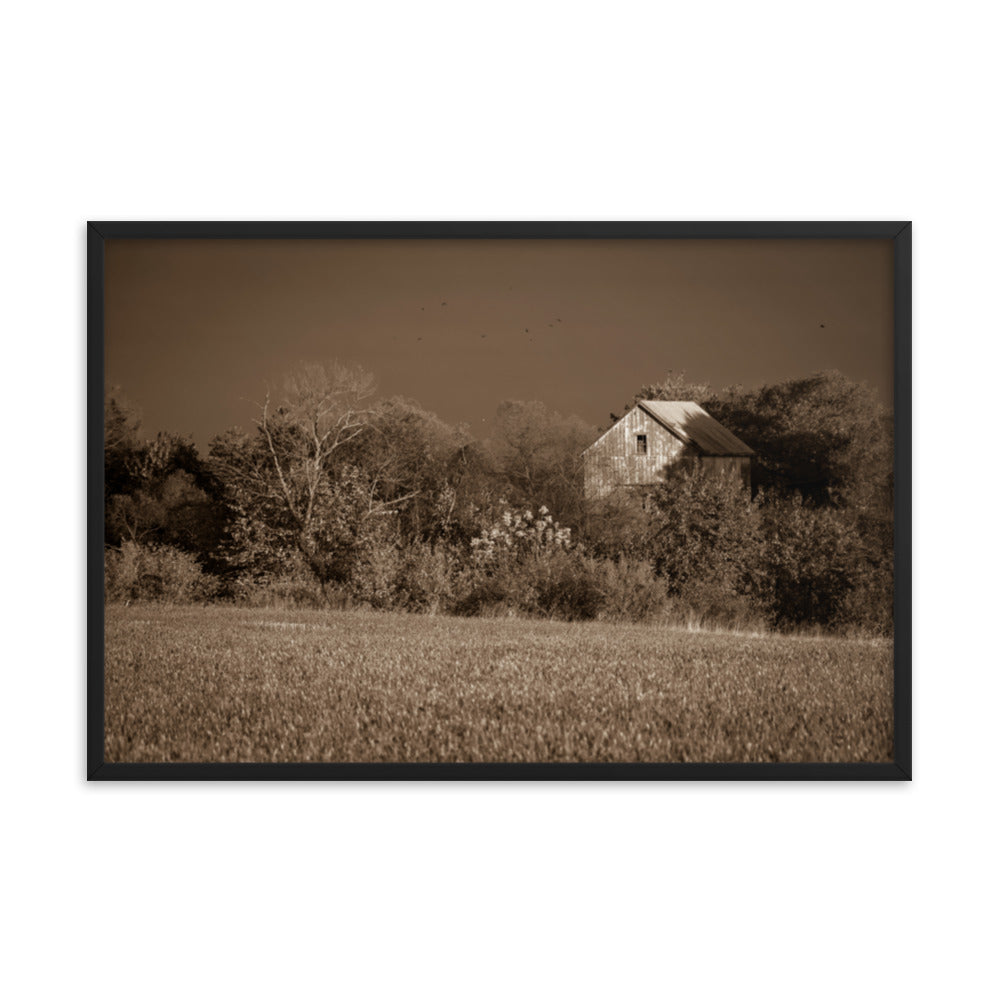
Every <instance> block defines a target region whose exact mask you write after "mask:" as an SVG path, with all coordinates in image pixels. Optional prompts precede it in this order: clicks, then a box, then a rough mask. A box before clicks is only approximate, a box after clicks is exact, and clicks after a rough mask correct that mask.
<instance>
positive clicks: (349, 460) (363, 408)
mask: <svg viewBox="0 0 1000 1000" xmlns="http://www.w3.org/2000/svg"><path fill="white" fill-rule="evenodd" d="M374 391H375V379H374V376H373V375H371V374H370V373H369V372H367V371H365V370H364V369H363V368H360V367H357V366H349V365H344V364H341V363H339V362H336V361H335V362H333V363H330V364H326V365H319V364H303V365H301V366H300V367H299V368H298V369H296V370H295V371H294V372H293V373H292V374H291V375H290V376H289V377H288V378H287V379H286V380H285V383H284V392H283V394H282V395H281V397H280V399H279V400H278V401H277V402H275V400H274V399H273V398H272V394H271V392H270V390H269V391H268V392H267V394H266V395H265V397H264V400H263V402H262V403H260V404H259V409H260V413H259V416H258V418H257V421H256V424H257V431H258V433H257V435H256V437H255V438H249V437H247V436H245V435H242V434H230V435H227V436H223V437H220V438H217V439H216V441H215V442H214V443H213V447H212V464H213V469H214V471H215V472H216V474H217V475H218V476H219V478H220V479H221V480H222V481H223V482H224V483H225V485H226V486H227V488H228V491H229V503H230V507H231V509H232V510H233V511H234V512H235V513H236V514H237V517H238V519H239V520H240V522H241V523H242V525H243V528H242V529H241V532H242V536H243V538H244V539H245V540H248V539H252V542H250V541H246V542H245V545H249V546H250V547H252V548H255V549H256V550H257V551H258V552H260V553H266V554H269V556H270V559H271V561H272V562H274V561H275V560H277V561H278V562H279V563H280V561H281V558H282V556H281V553H282V552H286V553H287V552H288V551H289V550H292V549H293V550H297V551H298V552H299V553H300V555H301V556H302V557H303V558H304V559H305V562H306V564H307V565H308V566H309V568H310V570H311V571H312V572H313V574H314V575H315V576H316V578H317V579H318V580H319V581H320V583H321V584H323V585H324V587H325V585H326V584H327V583H329V582H331V581H333V580H338V579H342V578H343V577H344V575H345V573H346V572H347V568H348V567H349V566H350V563H351V560H352V558H353V556H354V554H355V553H356V552H357V551H358V549H359V547H360V546H361V545H362V544H363V543H364V540H365V539H367V538H369V537H370V536H371V534H372V532H373V531H375V530H376V528H375V527H374V526H375V525H376V524H377V522H379V521H384V519H385V516H386V515H388V514H390V513H392V512H393V510H394V509H395V507H396V506H397V505H398V504H401V503H404V502H406V501H407V500H409V499H411V498H412V497H413V496H414V494H413V493H406V494H403V495H401V496H397V497H394V498H392V499H391V500H387V499H385V498H383V497H382V496H381V495H380V490H379V486H380V481H379V480H380V470H378V469H375V470H362V469H359V468H357V467H356V459H357V458H358V455H357V454H355V452H356V450H357V449H356V447H351V448H348V445H350V444H351V442H354V441H355V439H357V438H359V437H360V436H361V435H362V434H363V433H364V432H365V431H366V430H367V429H368V428H370V427H371V426H372V422H373V420H374V415H375V410H374V408H373V407H372V406H371V405H370V404H369V402H368V401H369V400H370V397H371V396H372V395H373V394H374Z"/></svg>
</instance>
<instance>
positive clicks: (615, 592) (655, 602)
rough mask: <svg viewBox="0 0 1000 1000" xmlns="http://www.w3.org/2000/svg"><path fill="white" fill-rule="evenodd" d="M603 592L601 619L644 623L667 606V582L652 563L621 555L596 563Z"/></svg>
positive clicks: (599, 583) (599, 584)
mask: <svg viewBox="0 0 1000 1000" xmlns="http://www.w3.org/2000/svg"><path fill="white" fill-rule="evenodd" d="M596 566H597V570H598V586H599V587H600V591H601V617H602V618H608V619H610V620H612V621H622V620H624V621H644V620H647V619H649V618H654V617H656V616H657V615H658V614H660V613H661V612H662V611H663V609H664V607H665V606H666V605H667V600H668V597H667V583H666V581H665V580H664V579H662V578H661V577H658V576H657V575H656V571H655V570H654V569H653V565H652V563H649V562H646V561H643V560H640V559H629V558H627V557H625V556H619V558H618V559H614V560H612V559H602V560H600V561H598V562H597V563H596Z"/></svg>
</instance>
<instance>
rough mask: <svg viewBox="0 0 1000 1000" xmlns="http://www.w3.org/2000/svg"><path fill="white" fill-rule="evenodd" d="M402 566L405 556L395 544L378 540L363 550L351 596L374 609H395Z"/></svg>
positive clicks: (355, 567)
mask: <svg viewBox="0 0 1000 1000" xmlns="http://www.w3.org/2000/svg"><path fill="white" fill-rule="evenodd" d="M402 566H403V557H402V553H401V552H400V548H399V545H398V544H397V543H396V542H395V540H392V539H375V540H371V541H369V542H367V544H365V545H363V546H360V547H359V549H358V552H357V555H356V557H355V560H354V565H353V566H352V567H351V575H350V592H351V596H352V597H354V598H355V600H358V601H362V602H364V603H365V604H368V605H369V606H370V607H373V608H379V609H384V608H391V607H392V606H393V604H394V602H395V600H396V592H397V581H398V578H399V576H400V573H401V570H402Z"/></svg>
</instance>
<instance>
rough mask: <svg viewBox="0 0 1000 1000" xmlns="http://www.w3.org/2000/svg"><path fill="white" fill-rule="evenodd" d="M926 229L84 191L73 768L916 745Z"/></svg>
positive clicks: (445, 762) (786, 767)
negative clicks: (599, 218) (331, 217)
mask: <svg viewBox="0 0 1000 1000" xmlns="http://www.w3.org/2000/svg"><path fill="white" fill-rule="evenodd" d="M910 240H911V227H910V224H909V223H906V222H857V223H846V222H838V223H823V222H797V223H717V222H713V223H654V222H649V223H636V222H631V223H612V222H599V223H582V222H581V223H541V222H527V223H486V222H483V223H473V222H468V223H152V222H148V223H146V222H94V223H90V224H89V228H88V310H89V312H88V456H87V460H88V622H89V636H88V698H87V712H88V720H87V723H88V737H87V739H88V752H87V775H88V778H90V779H96V780H121V779H142V780H148V779H167V780H170V779H183V780H189V779H251V780H259V779H269V780H270V779H293V780H300V779H338V780H370V779H393V780H398V779H411V778H412V779H424V780H427V779H431V780H438V779H464V780H481V779H488V780H595V779H597V780H604V779H615V780H637V779H655V780H663V779H668V780H676V779H680V780H699V779H713V780H717V779H725V780H733V779H738V780H743V779H754V780H759V779H764V780H786V779H808V780H815V779H820V780H845V779H850V780H857V779H862V780H865V779H867V780H872V779H881V780H908V779H909V778H910V777H911V672H910V624H911V599H910V576H911V564H910V511H911V468H910V453H911V416H910V408H911V375H910V356H911V346H910V345H911V257H910Z"/></svg>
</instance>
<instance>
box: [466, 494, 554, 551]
mask: <svg viewBox="0 0 1000 1000" xmlns="http://www.w3.org/2000/svg"><path fill="white" fill-rule="evenodd" d="M572 546H573V542H572V539H571V537H570V529H569V528H562V527H560V526H559V522H558V521H555V520H553V518H552V515H551V514H550V513H549V510H548V508H547V507H544V506H543V507H539V508H538V514H537V515H536V514H534V513H533V512H532V511H531V510H515V509H514V508H512V507H511V506H510V505H509V504H508V503H507V502H506V501H501V507H500V515H499V517H498V518H497V519H496V520H495V521H494V522H493V523H492V524H491V525H488V526H487V527H484V528H483V529H482V531H481V532H480V533H479V535H478V536H477V537H475V538H473V539H472V559H473V562H474V563H475V564H476V565H479V566H486V565H490V564H495V563H498V562H501V561H511V560H517V559H518V558H520V557H525V556H529V555H539V554H546V553H550V552H568V551H569V550H570V549H571V548H572Z"/></svg>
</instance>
